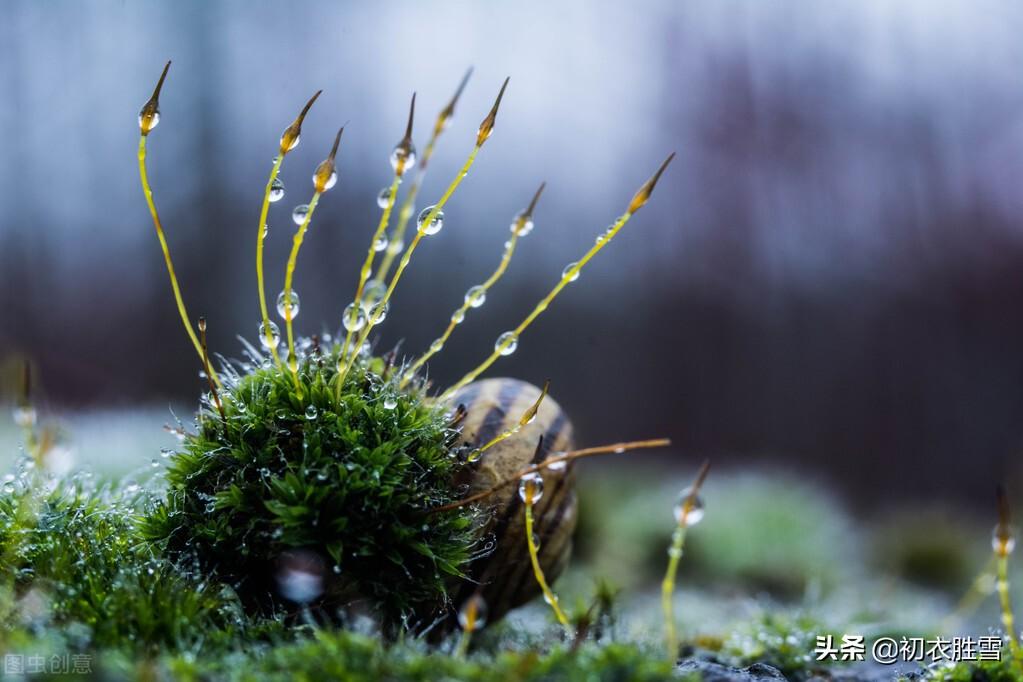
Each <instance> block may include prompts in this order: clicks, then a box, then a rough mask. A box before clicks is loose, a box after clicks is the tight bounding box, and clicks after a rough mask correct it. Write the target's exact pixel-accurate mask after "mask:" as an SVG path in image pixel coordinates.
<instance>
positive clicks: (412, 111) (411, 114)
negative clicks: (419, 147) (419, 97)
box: [402, 92, 416, 142]
mask: <svg viewBox="0 0 1023 682" xmlns="http://www.w3.org/2000/svg"><path fill="white" fill-rule="evenodd" d="M415 117H416V93H414V92H413V93H412V104H410V105H409V110H408V125H407V126H406V127H405V138H404V139H403V140H402V142H406V141H409V142H411V140H412V121H413V119H415Z"/></svg>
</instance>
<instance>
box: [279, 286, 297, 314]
mask: <svg viewBox="0 0 1023 682" xmlns="http://www.w3.org/2000/svg"><path fill="white" fill-rule="evenodd" d="M288 293H289V292H288V291H287V290H284V291H282V292H281V293H279V294H277V314H278V315H280V316H281V319H282V320H289V319H290V320H294V319H295V318H296V317H298V311H299V310H300V309H301V307H302V302H301V301H299V300H298V292H297V291H295V290H294V289H292V290H291V292H290V293H291V296H290V297H289V296H288Z"/></svg>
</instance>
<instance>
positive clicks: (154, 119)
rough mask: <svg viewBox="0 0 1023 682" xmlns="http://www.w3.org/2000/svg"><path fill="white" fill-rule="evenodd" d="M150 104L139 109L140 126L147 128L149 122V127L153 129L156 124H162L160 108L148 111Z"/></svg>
mask: <svg viewBox="0 0 1023 682" xmlns="http://www.w3.org/2000/svg"><path fill="white" fill-rule="evenodd" d="M148 106H149V105H148V103H147V104H146V106H144V107H142V110H141V111H139V128H146V127H147V124H148V129H149V130H152V129H153V128H155V127H156V126H158V125H160V110H159V109H154V110H152V111H147V107H148ZM147 119H148V120H147Z"/></svg>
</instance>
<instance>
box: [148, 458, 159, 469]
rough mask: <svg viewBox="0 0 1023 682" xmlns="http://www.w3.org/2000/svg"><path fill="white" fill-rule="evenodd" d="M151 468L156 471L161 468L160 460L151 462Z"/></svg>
mask: <svg viewBox="0 0 1023 682" xmlns="http://www.w3.org/2000/svg"><path fill="white" fill-rule="evenodd" d="M149 466H151V467H153V468H154V469H156V468H158V467H159V466H160V460H158V459H154V460H150V462H149Z"/></svg>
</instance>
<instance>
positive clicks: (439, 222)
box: [416, 206, 444, 234]
mask: <svg viewBox="0 0 1023 682" xmlns="http://www.w3.org/2000/svg"><path fill="white" fill-rule="evenodd" d="M435 208H436V206H427V207H426V208H424V209H423V210H422V211H420V213H419V218H417V219H416V225H417V226H418V227H419V231H420V232H422V233H423V234H437V233H438V232H440V230H441V228H442V227H444V211H437V214H436V215H434V216H433V220H431V221H430V224H429V225H427V224H426V219H427V218H429V217H430V214H431V213H433V211H434V209H435Z"/></svg>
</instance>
